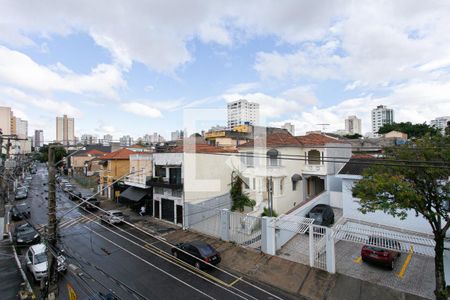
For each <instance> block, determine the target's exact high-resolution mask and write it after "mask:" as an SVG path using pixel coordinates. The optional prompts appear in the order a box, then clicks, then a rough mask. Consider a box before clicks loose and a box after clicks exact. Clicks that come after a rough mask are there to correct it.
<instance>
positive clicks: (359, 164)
mask: <svg viewBox="0 0 450 300" xmlns="http://www.w3.org/2000/svg"><path fill="white" fill-rule="evenodd" d="M375 159H376V158H374V157H373V156H371V155H368V154H355V155H353V156H352V157H351V158H350V160H349V161H348V162H347V163H346V164H345V165H344V167H343V168H342V169H341V170H340V171H339V173H338V174H339V175H362V174H363V172H364V171H365V170H366V169H367V168H368V167H369V166H370V165H372V163H373V161H374V160H375Z"/></svg>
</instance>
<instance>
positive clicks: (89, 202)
mask: <svg viewBox="0 0 450 300" xmlns="http://www.w3.org/2000/svg"><path fill="white" fill-rule="evenodd" d="M81 199H83V201H86V202H84V203H83V204H81V206H82V207H84V208H86V209H88V210H96V209H97V207H99V206H100V201H98V200H97V198H96V197H95V196H93V195H92V194H84V195H82V197H81ZM80 201H81V200H80Z"/></svg>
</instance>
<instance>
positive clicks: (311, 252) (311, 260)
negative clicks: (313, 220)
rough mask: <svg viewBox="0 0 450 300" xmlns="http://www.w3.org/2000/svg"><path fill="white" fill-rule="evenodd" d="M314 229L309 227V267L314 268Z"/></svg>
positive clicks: (311, 226)
mask: <svg viewBox="0 0 450 300" xmlns="http://www.w3.org/2000/svg"><path fill="white" fill-rule="evenodd" d="M314 247H315V246H314V227H313V225H312V224H310V225H309V266H310V267H314V255H315V253H314V250H315V249H314Z"/></svg>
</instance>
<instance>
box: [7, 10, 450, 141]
mask: <svg viewBox="0 0 450 300" xmlns="http://www.w3.org/2000/svg"><path fill="white" fill-rule="evenodd" d="M253 5H255V4H251V3H249V4H248V6H246V7H245V8H242V7H240V6H238V5H235V4H223V3H221V4H208V5H207V4H199V6H198V7H197V8H196V9H195V10H194V9H192V8H191V7H190V6H189V5H187V4H183V5H182V7H178V6H176V5H175V6H176V7H175V6H174V4H170V3H167V4H166V3H165V4H162V5H161V9H162V12H156V11H155V12H152V11H151V10H148V9H145V4H137V5H136V6H133V8H129V9H124V8H123V7H122V5H120V4H119V5H118V6H117V7H116V6H114V7H113V8H111V10H110V11H107V12H105V11H104V10H103V9H102V6H101V5H100V4H92V3H90V4H80V5H79V7H77V8H76V9H68V8H67V6H66V5H65V4H60V5H57V6H55V7H53V6H50V4H45V3H40V4H30V5H28V6H22V4H19V3H16V2H11V3H9V4H8V5H5V6H6V7H5V9H4V10H2V13H1V15H2V19H4V20H5V21H7V22H10V24H11V26H10V27H8V28H7V29H2V30H0V57H1V60H0V66H1V67H2V68H0V105H2V106H10V107H12V108H13V110H14V111H16V115H17V116H18V117H19V118H22V119H26V120H28V121H29V129H30V132H33V131H34V130H36V129H41V128H45V130H46V132H48V135H46V137H47V138H48V139H49V140H52V139H55V136H54V134H55V128H54V126H55V124H54V122H53V119H54V117H55V116H58V115H63V114H68V115H70V116H73V117H75V118H76V119H77V126H76V132H75V135H76V136H78V137H80V136H81V135H82V133H86V132H89V133H90V134H97V135H98V136H103V135H105V134H113V135H116V136H122V135H126V134H130V135H132V136H135V137H137V136H143V135H145V134H146V133H149V132H155V131H156V132H159V133H160V134H161V135H163V136H164V137H165V138H166V139H167V138H169V137H170V133H171V132H173V131H175V130H177V129H179V128H183V111H184V110H185V109H188V108H189V109H203V108H208V109H218V110H219V109H222V108H224V107H226V104H227V103H228V102H231V101H235V100H238V99H247V100H248V101H251V102H257V103H259V104H260V111H261V120H263V123H262V125H270V126H282V125H283V124H285V123H287V122H290V123H292V124H294V125H295V128H296V131H297V133H298V134H301V133H304V132H306V131H310V130H318V129H320V126H317V124H323V123H327V124H331V125H330V127H329V130H330V131H334V130H338V129H340V128H342V120H343V119H344V118H345V117H346V116H349V115H357V116H358V118H361V119H362V120H369V118H370V110H371V109H372V108H373V107H375V106H376V105H378V104H380V103H383V104H384V105H387V106H388V107H390V108H392V109H394V110H395V111H396V121H398V122H401V121H411V122H413V123H423V122H425V121H427V122H429V121H430V120H432V119H434V118H436V117H439V116H441V115H442V113H441V111H444V112H445V111H450V104H449V103H450V101H448V96H446V95H449V94H450V84H449V83H448V82H449V80H448V77H449V76H450V74H449V71H448V65H449V63H448V50H446V49H449V47H448V46H449V45H447V43H450V42H449V41H450V39H448V38H445V37H446V35H447V34H448V33H447V32H448V31H446V30H444V29H445V28H448V21H447V20H449V19H450V17H449V15H448V11H449V10H445V9H442V8H441V7H440V6H438V5H430V6H429V7H427V8H426V9H423V7H422V5H419V4H418V5H411V4H409V3H408V4H406V3H390V4H389V5H388V7H389V8H390V9H386V5H385V4H380V3H354V2H350V3H342V4H341V5H339V6H337V5H330V6H327V9H323V7H324V6H323V5H321V4H318V3H314V4H306V3H296V2H287V3H283V4H275V3H272V4H271V3H268V4H267V6H264V8H263V9H261V10H260V11H258V13H255V11H254V9H252V8H253ZM175 8H176V9H175ZM179 9H182V11H183V16H180V17H179V18H178V19H174V18H169V17H164V16H166V15H165V14H166V13H167V12H169V11H170V12H171V11H174V10H179ZM88 11H89V12H93V13H96V14H98V15H101V16H102V18H91V17H90V14H88ZM123 11H125V12H126V13H125V14H124V13H121V12H123ZM406 11H407V12H408V13H406ZM288 12H295V13H292V14H290V13H289V14H288ZM355 12H358V13H355ZM284 15H288V16H289V17H286V18H282V21H280V22H279V21H278V20H281V19H280V18H279V16H284ZM57 16H58V17H57ZM380 16H381V17H380ZM161 17H163V19H164V22H165V28H166V29H165V30H166V31H165V32H164V33H161V32H153V31H151V30H150V29H149V28H151V27H152V26H149V27H141V26H139V25H137V24H140V23H141V22H140V21H139V20H145V22H150V25H151V24H153V25H154V26H157V24H158V23H153V22H156V21H155V20H159V19H160V18H161ZM31 19H32V20H33V21H32V22H30V21H29V20H31ZM130 19H136V21H137V22H136V23H134V22H133V23H130V22H126V20H130ZM61 20H63V21H61ZM192 20H195V21H192ZM423 20H428V21H427V22H424V21H423ZM113 21H114V23H117V26H118V30H116V31H111V30H109V29H108V28H109V24H111V22H113ZM58 22H61V23H58ZM54 24H59V25H58V26H54ZM88 28H91V30H88ZM353 28H358V31H355V30H353ZM373 28H379V30H376V31H374V30H372V29H373ZM430 28H435V30H430ZM155 44H156V45H158V47H159V49H160V51H157V52H155V51H156V50H155V48H152V47H151V46H149V45H155ZM385 49H389V51H387V50H386V51H385ZM25 74H26V76H25ZM427 103H433V104H434V105H432V106H430V105H427ZM223 120H226V114H225V113H223ZM117 121H120V126H118V122H117ZM215 123H219V124H223V125H225V122H222V120H217V122H215ZM370 131H371V129H370V124H369V122H363V128H362V132H363V134H364V133H366V132H370Z"/></svg>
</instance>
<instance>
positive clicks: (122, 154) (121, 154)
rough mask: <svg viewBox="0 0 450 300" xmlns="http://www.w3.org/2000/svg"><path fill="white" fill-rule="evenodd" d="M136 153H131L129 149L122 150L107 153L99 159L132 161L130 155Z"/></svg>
mask: <svg viewBox="0 0 450 300" xmlns="http://www.w3.org/2000/svg"><path fill="white" fill-rule="evenodd" d="M134 153H135V152H134V151H131V150H129V149H127V148H122V149H119V150H117V151H114V152H111V153H107V154H105V155H103V156H102V157H99V159H100V160H115V159H130V154H134Z"/></svg>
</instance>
